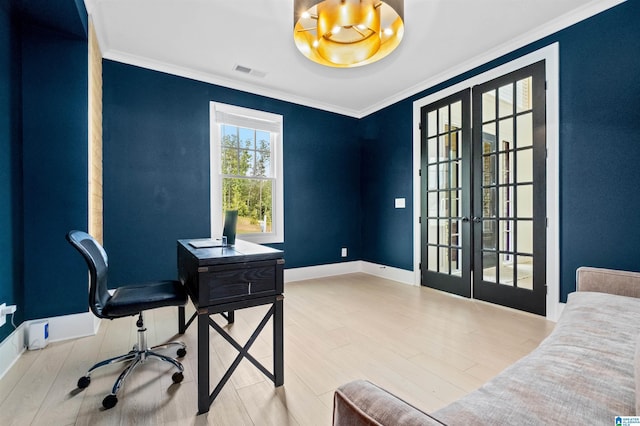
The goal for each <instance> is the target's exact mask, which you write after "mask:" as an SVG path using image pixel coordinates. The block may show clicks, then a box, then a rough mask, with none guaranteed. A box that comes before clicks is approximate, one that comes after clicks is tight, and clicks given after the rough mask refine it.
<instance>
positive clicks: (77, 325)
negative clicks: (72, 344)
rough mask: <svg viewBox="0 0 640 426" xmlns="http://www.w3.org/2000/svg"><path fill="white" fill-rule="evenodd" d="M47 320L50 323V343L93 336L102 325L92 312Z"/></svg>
mask: <svg viewBox="0 0 640 426" xmlns="http://www.w3.org/2000/svg"><path fill="white" fill-rule="evenodd" d="M45 319H46V320H48V321H49V342H59V341H61V340H69V339H77V338H79V337H85V336H93V335H95V334H96V333H97V332H98V326H99V325H100V319H99V318H97V317H96V316H95V315H93V313H91V312H83V313H81V314H71V315H61V316H58V317H52V318H45Z"/></svg>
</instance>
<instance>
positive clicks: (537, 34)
mask: <svg viewBox="0 0 640 426" xmlns="http://www.w3.org/2000/svg"><path fill="white" fill-rule="evenodd" d="M625 1H627V0H593V1H591V2H589V3H587V4H586V5H584V6H582V7H581V8H579V9H576V10H574V11H572V12H571V13H568V14H565V15H562V16H559V17H558V18H556V19H554V20H552V21H549V22H548V23H547V24H545V25H543V26H540V27H538V28H536V29H535V30H533V31H529V32H528V33H525V34H523V35H521V36H520V37H517V38H515V39H513V40H511V41H509V42H508V43H504V44H502V45H500V46H498V47H496V48H495V49H491V50H489V51H487V52H485V53H483V54H481V55H478V56H476V57H474V58H472V59H470V60H468V61H465V62H463V63H461V64H459V65H457V66H455V67H453V68H449V69H447V70H446V71H444V72H442V73H440V74H439V75H436V76H435V77H432V78H429V79H427V80H424V81H422V82H420V83H418V84H415V85H413V86H411V87H409V88H407V89H406V90H403V91H402V92H399V93H397V94H395V95H394V96H392V97H389V98H386V99H384V100H382V101H380V102H379V103H377V104H373V105H371V106H370V107H369V108H367V109H365V110H362V111H359V116H358V117H357V118H362V117H366V116H367V115H370V114H373V113H375V112H376V111H379V110H381V109H383V108H386V107H388V106H390V105H393V104H395V103H397V102H400V101H402V100H405V99H407V98H410V97H411V96H414V95H417V94H418V93H420V92H422V91H425V90H427V89H430V88H432V87H435V86H437V85H438V84H441V83H444V82H445V81H447V80H449V79H451V78H454V77H457V76H459V75H461V74H464V73H465V72H467V71H470V70H472V69H474V68H477V67H479V66H481V65H484V64H486V63H488V62H491V61H493V60H495V59H498V58H500V57H501V56H504V55H507V54H509V53H511V52H514V51H516V50H518V49H520V48H522V47H525V46H527V45H529V44H531V43H533V42H536V41H538V40H541V39H543V38H545V37H548V36H550V35H552V34H555V33H557V32H559V31H561V30H563V29H566V28H568V27H570V26H572V25H575V24H577V23H579V22H581V21H584V20H585V19H588V18H591V17H592V16H595V15H597V14H599V13H602V12H604V11H605V10H608V9H610V8H612V7H614V6H617V5H619V4H621V3H624V2H625Z"/></svg>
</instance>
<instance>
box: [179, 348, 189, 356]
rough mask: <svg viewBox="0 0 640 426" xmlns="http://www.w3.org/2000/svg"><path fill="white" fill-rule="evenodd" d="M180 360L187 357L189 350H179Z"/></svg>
mask: <svg viewBox="0 0 640 426" xmlns="http://www.w3.org/2000/svg"><path fill="white" fill-rule="evenodd" d="M177 354H178V358H182V357H183V356H185V355H186V354H187V350H186V349H185V348H180V349H178V353H177Z"/></svg>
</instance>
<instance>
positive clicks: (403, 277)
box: [284, 260, 415, 285]
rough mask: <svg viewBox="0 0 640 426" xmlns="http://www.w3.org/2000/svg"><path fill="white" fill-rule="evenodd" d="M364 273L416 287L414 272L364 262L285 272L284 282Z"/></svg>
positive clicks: (310, 267) (294, 269)
mask: <svg viewBox="0 0 640 426" xmlns="http://www.w3.org/2000/svg"><path fill="white" fill-rule="evenodd" d="M356 272H363V273H365V274H369V275H375V276H377V277H382V278H386V279H389V280H393V281H398V282H401V283H404V284H411V285H415V282H414V273H413V271H407V270H405V269H400V268H394V267H392V266H385V265H378V264H375V263H370V262H365V261H362V260H358V261H354V262H342V263H331V264H328V265H318V266H307V267H303V268H292V269H285V270H284V282H291V281H304V280H311V279H315V278H324V277H332V276H334V275H344V274H353V273H356Z"/></svg>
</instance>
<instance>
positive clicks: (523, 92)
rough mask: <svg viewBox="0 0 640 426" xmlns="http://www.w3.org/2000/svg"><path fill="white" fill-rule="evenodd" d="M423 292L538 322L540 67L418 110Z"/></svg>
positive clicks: (542, 170) (541, 271)
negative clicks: (512, 311) (497, 307)
mask: <svg viewBox="0 0 640 426" xmlns="http://www.w3.org/2000/svg"><path fill="white" fill-rule="evenodd" d="M421 133H422V147H421V153H422V154H421V194H422V197H421V198H422V200H421V203H422V204H421V227H422V229H421V238H422V241H421V253H422V259H421V276H422V284H423V285H427V286H429V287H433V288H437V289H439V290H444V291H448V292H451V293H455V294H458V295H461V296H466V297H474V298H477V299H481V300H486V301H489V302H493V303H498V304H501V305H505V306H510V307H513V308H516V309H521V310H525V311H529V312H534V313H537V314H541V315H544V314H545V308H546V282H545V280H546V266H545V259H546V191H545V188H546V140H545V139H546V136H545V135H546V130H545V76H544V62H539V63H536V64H533V65H530V66H528V67H525V68H523V69H520V70H518V71H515V72H512V73H510V74H507V75H504V76H502V77H499V78H497V79H494V80H491V81H488V82H486V83H483V84H481V85H478V86H474V87H473V88H471V89H466V90H463V91H461V92H459V93H457V94H454V95H452V96H449V97H447V98H445V99H442V100H440V101H437V102H434V103H432V104H430V105H426V106H424V107H423V108H422V110H421Z"/></svg>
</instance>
